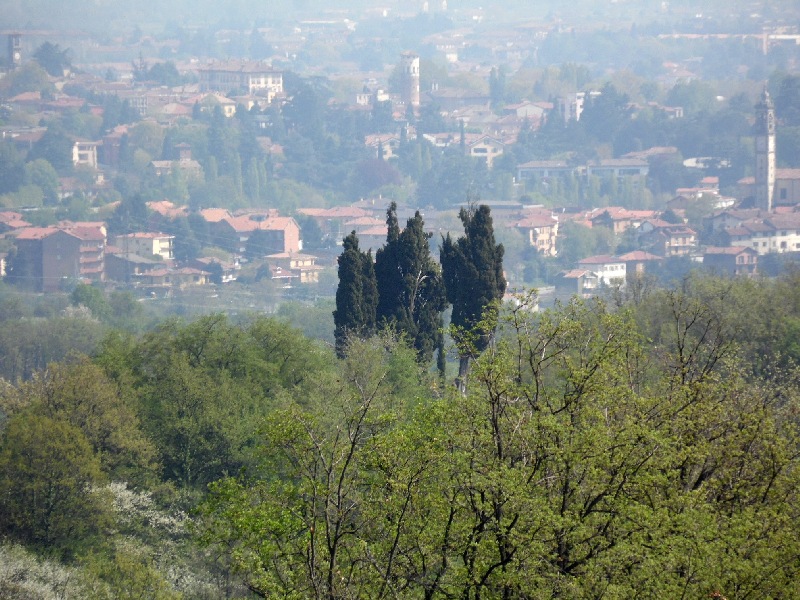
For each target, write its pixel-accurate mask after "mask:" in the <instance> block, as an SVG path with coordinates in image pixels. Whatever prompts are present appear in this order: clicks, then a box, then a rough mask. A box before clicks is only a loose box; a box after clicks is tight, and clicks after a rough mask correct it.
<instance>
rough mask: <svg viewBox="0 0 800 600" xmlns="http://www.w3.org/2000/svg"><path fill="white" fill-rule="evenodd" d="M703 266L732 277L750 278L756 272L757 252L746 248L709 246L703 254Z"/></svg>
mask: <svg viewBox="0 0 800 600" xmlns="http://www.w3.org/2000/svg"><path fill="white" fill-rule="evenodd" d="M703 265H705V266H706V267H707V268H709V269H711V270H712V271H714V272H716V273H720V274H725V275H730V276H732V277H733V276H746V277H752V276H754V275H755V274H756V272H757V270H758V252H756V251H755V250H753V249H752V248H750V247H747V246H728V247H725V248H721V247H715V246H710V247H708V248H706V250H705V252H704V253H703Z"/></svg>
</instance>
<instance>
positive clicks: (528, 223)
mask: <svg viewBox="0 0 800 600" xmlns="http://www.w3.org/2000/svg"><path fill="white" fill-rule="evenodd" d="M557 223H558V219H556V218H555V217H554V216H552V215H549V216H548V215H531V216H529V217H525V218H524V219H522V220H521V221H518V222H517V224H516V225H514V227H520V228H522V229H531V228H533V227H552V226H553V225H556V224H557Z"/></svg>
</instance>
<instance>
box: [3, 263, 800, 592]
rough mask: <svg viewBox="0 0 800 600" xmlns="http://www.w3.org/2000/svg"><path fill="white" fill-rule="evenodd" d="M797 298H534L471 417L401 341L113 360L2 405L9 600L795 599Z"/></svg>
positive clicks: (252, 325) (169, 335)
mask: <svg viewBox="0 0 800 600" xmlns="http://www.w3.org/2000/svg"><path fill="white" fill-rule="evenodd" d="M798 277H800V276H799V275H797V274H788V275H786V276H784V277H783V278H781V279H777V280H774V281H744V280H742V281H730V280H718V279H710V278H689V279H687V280H685V281H684V282H683V283H682V284H681V285H679V286H678V287H675V288H672V289H664V290H651V291H644V292H643V293H641V294H635V295H634V294H631V298H630V299H628V298H624V297H617V298H608V299H606V300H591V301H582V300H575V301H573V302H571V303H569V304H566V305H561V306H557V307H556V308H554V309H552V310H548V311H544V312H536V311H534V310H532V307H533V306H534V304H535V294H532V295H529V296H527V297H521V298H519V299H518V302H517V303H515V304H509V305H507V306H504V307H503V308H502V310H501V311H500V314H499V315H498V316H497V317H496V318H497V320H498V323H499V326H498V330H497V334H496V335H495V337H494V338H493V340H491V342H490V343H489V344H488V346H487V347H486V349H485V350H484V351H483V353H482V354H481V355H480V356H479V357H477V359H476V360H475V361H474V363H473V365H472V368H471V371H470V374H469V380H468V382H467V384H466V388H465V391H464V392H462V391H459V390H458V389H456V388H455V386H453V378H454V377H455V371H456V370H457V367H456V365H457V362H458V352H457V351H456V350H455V349H452V352H451V357H450V359H451V360H450V364H449V369H448V375H447V378H446V379H445V380H441V379H439V378H438V376H435V375H432V374H431V373H429V372H427V371H426V370H425V369H424V368H422V367H420V366H419V363H418V361H417V352H416V351H415V350H414V349H413V348H412V347H408V346H406V345H405V344H404V343H402V341H398V340H395V339H392V338H391V337H389V336H388V335H387V334H382V335H380V336H376V337H370V338H367V339H355V338H353V339H351V340H349V341H348V342H347V343H346V344H345V345H344V346H343V347H342V348H341V349H342V350H343V353H342V354H343V356H342V358H337V356H336V352H335V349H334V348H330V347H324V346H322V345H319V344H318V343H316V342H314V341H311V340H308V339H305V338H304V337H303V336H302V335H301V334H299V333H298V332H297V331H294V330H292V329H291V328H289V327H288V326H286V325H283V324H280V323H278V322H275V321H273V320H270V319H267V318H263V317H254V318H252V319H250V320H245V321H242V322H233V321H231V320H229V319H227V318H225V317H222V316H218V315H216V316H210V317H204V318H202V319H199V320H197V321H194V322H191V323H185V322H178V321H171V322H168V323H163V324H162V325H161V326H159V327H158V328H156V329H154V330H152V331H150V332H149V333H145V334H140V335H133V334H122V333H113V334H110V335H108V337H107V338H106V339H105V341H104V342H103V343H102V345H101V348H100V350H99V351H98V352H97V353H96V355H95V356H92V357H85V356H77V355H76V356H73V357H70V358H69V359H67V360H65V361H63V362H61V363H58V364H51V365H50V366H49V367H48V369H47V370H46V371H40V372H38V373H37V374H36V375H35V376H34V377H33V378H32V379H30V380H28V381H20V382H18V383H16V384H11V383H6V384H5V385H4V386H3V390H2V399H1V402H2V404H0V406H1V407H2V411H3V412H2V415H3V420H2V442H1V443H0V523H2V528H3V535H4V536H5V538H4V542H3V544H2V545H0V553H2V554H0V556H2V557H3V558H2V561H1V562H2V563H3V564H4V565H5V566H4V568H3V571H1V572H0V595H2V596H3V597H9V598H28V597H33V596H36V594H39V595H38V596H36V597H55V596H56V592H55V591H54V590H56V589H57V588H58V589H62V591H63V590H66V591H63V593H64V594H66V596H67V597H100V598H102V597H107V598H121V597H137V598H178V597H185V598H235V597H242V598H243V597H253V596H258V597H265V598H273V597H285V598H382V597H392V598H420V597H425V598H450V597H456V596H457V597H463V598H552V597H569V598H601V597H602V598H632V597H666V598H673V597H691V598H699V597H726V598H747V597H754V598H788V597H796V596H798V595H799V594H800V589H799V588H798V581H800V577H798V570H800V535H798V534H799V533H800V531H798V527H799V526H798V523H800V520H799V519H798V517H800V515H798V506H800V503H798V497H797V496H798V485H799V484H800V473H799V472H798V435H797V434H798V431H797V426H798V407H799V406H800V404H798V400H800V398H799V397H798V386H797V374H798V371H797V366H796V362H797V359H798V355H799V354H800V349H798V347H797V344H796V341H795V339H796V332H797V329H798V323H800V293H798V291H797V290H798V285H797V283H798ZM489 318H490V319H494V318H495V317H494V316H492V315H489ZM45 559H47V561H48V562H44V561H45ZM37 586H38V587H37ZM59 586H62V587H61V588H59ZM32 590H38V591H32ZM48 594H49V595H48ZM715 594H718V595H719V596H714V595H715ZM61 597H63V596H61Z"/></svg>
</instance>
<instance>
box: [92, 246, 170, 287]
mask: <svg viewBox="0 0 800 600" xmlns="http://www.w3.org/2000/svg"><path fill="white" fill-rule="evenodd" d="M163 268H164V262H163V261H161V260H157V259H155V258H152V257H149V258H148V257H145V256H140V255H138V254H134V253H133V252H125V251H124V250H123V249H122V248H117V247H116V246H108V247H107V248H106V261H105V269H106V279H107V280H110V281H119V282H122V283H127V284H129V285H132V284H133V283H134V282H137V281H140V280H141V277H140V276H141V275H143V274H144V273H149V272H151V271H156V270H162V269H163Z"/></svg>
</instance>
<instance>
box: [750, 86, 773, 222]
mask: <svg viewBox="0 0 800 600" xmlns="http://www.w3.org/2000/svg"><path fill="white" fill-rule="evenodd" d="M755 140H756V177H755V180H756V187H755V195H756V207H757V208H760V209H761V210H764V211H767V212H770V211H772V206H773V196H774V194H775V106H774V105H773V103H772V99H771V98H770V97H769V92H768V91H767V89H766V88H764V93H763V94H761V101H760V102H759V103H758V104H756V125H755Z"/></svg>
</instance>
